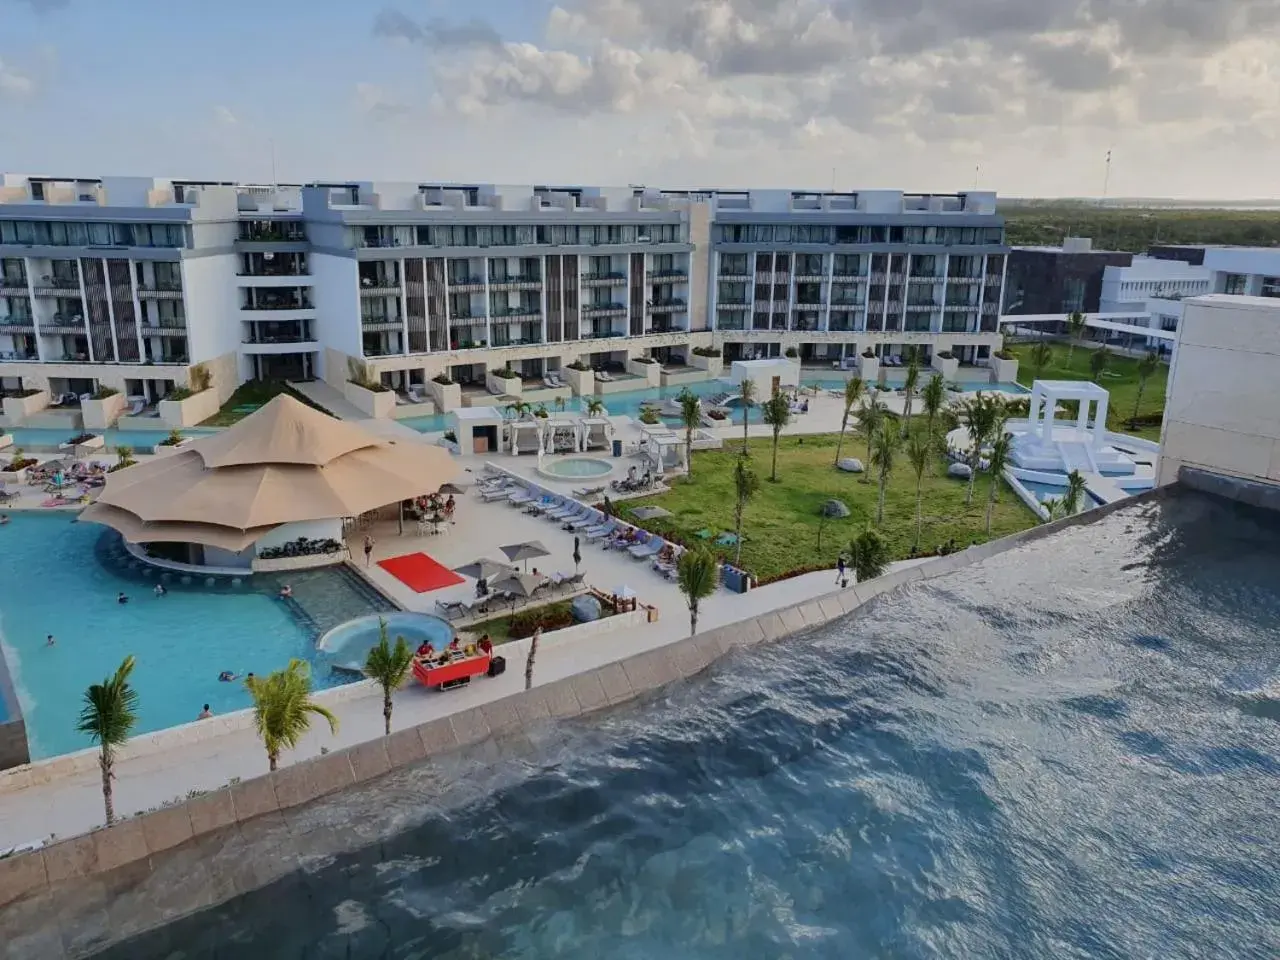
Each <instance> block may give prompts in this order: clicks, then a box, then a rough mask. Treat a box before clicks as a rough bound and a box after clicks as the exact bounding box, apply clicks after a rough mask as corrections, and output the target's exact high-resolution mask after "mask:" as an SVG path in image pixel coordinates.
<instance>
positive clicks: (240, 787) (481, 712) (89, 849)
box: [0, 487, 1176, 957]
mask: <svg viewBox="0 0 1280 960" xmlns="http://www.w3.org/2000/svg"><path fill="white" fill-rule="evenodd" d="M1174 490H1176V488H1173V487H1165V488H1158V489H1156V490H1152V491H1148V492H1146V493H1144V494H1140V495H1139V496H1137V497H1134V498H1131V499H1128V500H1124V501H1120V502H1118V503H1113V504H1108V505H1105V506H1102V507H1099V508H1097V509H1095V510H1090V511H1087V512H1085V513H1081V514H1078V515H1076V516H1074V517H1067V518H1065V519H1063V520H1059V521H1056V522H1054V523H1051V524H1045V525H1042V526H1039V527H1033V528H1031V529H1029V530H1024V531H1022V532H1021V533H1018V534H1015V535H1013V536H1010V537H1006V538H1004V539H1002V540H995V541H991V542H989V543H985V544H982V545H979V546H976V547H970V548H969V549H967V550H964V551H961V552H959V553H955V554H952V555H950V556H947V557H939V558H936V559H934V560H930V561H928V562H927V563H923V564H920V565H918V566H915V567H911V568H909V569H906V570H901V571H898V572H896V573H893V574H889V575H887V576H884V577H880V578H878V579H876V580H870V581H867V582H866V583H859V584H856V585H854V586H850V587H848V588H845V589H843V590H839V591H836V592H833V593H830V594H827V595H826V596H823V597H819V598H817V599H814V600H810V601H807V602H805V603H802V604H798V605H796V606H794V607H789V608H786V609H782V610H776V611H772V612H769V613H766V614H762V615H760V616H758V617H755V618H753V619H750V620H746V621H743V622H741V623H734V624H729V625H727V626H724V627H721V628H719V629H716V630H712V631H708V632H706V633H701V634H698V635H696V636H693V637H689V638H687V639H684V640H680V641H677V642H675V643H672V644H669V645H668V646H665V647H661V648H659V649H656V650H650V651H647V652H645V653H641V654H638V655H636V656H633V657H629V658H627V659H625V660H621V661H618V662H615V663H611V664H607V665H605V666H602V667H599V668H597V669H595V670H592V671H588V672H586V673H582V674H578V675H576V676H572V677H566V678H564V679H562V680H558V681H555V682H554V683H549V684H545V685H542V686H537V687H534V688H533V689H532V690H527V691H524V692H521V693H518V694H514V695H512V696H510V697H506V698H504V699H501V700H496V701H493V702H490V703H487V704H483V705H481V706H478V707H473V708H471V709H469V710H464V711H461V712H459V713H455V714H452V715H450V716H448V717H444V718H441V719H438V720H433V721H431V722H429V723H426V724H422V725H421V726H417V727H412V728H407V729H403V730H398V731H395V732H394V733H392V735H391V736H390V737H384V738H380V739H378V740H372V741H368V742H365V743H361V744H357V745H355V746H352V747H349V748H347V749H345V750H340V751H336V752H334V753H330V754H326V755H324V756H321V757H318V758H315V759H311V760H305V761H302V762H300V763H297V764H294V765H292V766H289V767H286V768H284V769H282V770H279V771H277V772H275V773H271V774H268V775H266V776H263V777H258V778H255V779H253V780H248V781H244V782H241V783H236V784H234V785H230V786H227V787H223V788H221V789H219V790H215V791H213V792H211V793H206V794H203V795H201V796H199V797H196V798H194V799H192V800H189V801H187V802H185V803H182V804H178V805H175V806H173V807H169V808H165V809H162V810H158V811H155V812H153V813H149V814H146V815H144V816H142V817H139V818H136V819H133V820H128V821H125V822H122V823H119V824H116V825H115V826H112V827H108V828H104V829H99V830H96V831H93V832H91V833H88V834H84V835H82V836H79V837H74V838H71V839H68V840H62V841H60V842H58V843H55V844H52V845H50V846H46V847H43V848H41V849H39V850H34V851H31V852H27V853H21V854H17V855H15V856H11V857H8V858H5V859H0V940H3V938H4V937H5V936H8V935H11V934H13V933H14V932H15V931H16V930H17V929H19V928H20V925H21V922H22V921H21V918H22V917H23V916H24V915H25V916H29V915H30V913H31V910H30V908H28V907H24V906H23V905H24V904H32V903H36V902H39V899H40V898H42V897H46V896H48V895H50V894H56V893H57V892H58V890H59V888H60V885H61V884H63V883H66V882H69V881H73V880H76V879H84V878H88V877H100V876H101V877H103V881H104V882H105V883H107V884H108V885H109V884H110V883H111V882H112V881H111V878H110V877H109V876H107V875H109V874H111V872H112V871H115V870H117V869H119V868H121V867H125V866H126V865H127V866H128V868H129V881H130V883H134V884H136V883H137V882H139V880H140V879H141V878H145V877H146V876H147V875H149V874H150V873H151V872H152V871H155V870H158V869H161V868H162V867H163V864H164V860H163V858H159V857H158V856H157V855H158V854H161V853H164V852H166V851H168V850H170V849H173V848H176V847H179V846H181V845H183V844H185V843H187V842H189V841H192V840H196V839H198V838H200V837H201V836H203V835H207V834H210V833H212V832H214V831H219V830H224V829H227V828H234V829H237V830H239V831H241V832H242V833H243V832H244V831H246V830H249V829H260V826H259V825H258V824H259V821H262V820H263V818H268V817H270V816H273V815H276V814H279V813H284V812H287V811H290V810H294V809H296V808H298V807H300V806H302V805H305V804H307V803H309V802H311V801H312V800H315V799H318V798H320V797H323V796H326V795H328V794H332V793H336V792H338V791H341V790H345V789H347V788H349V787H353V786H356V785H358V784H363V783H368V782H369V781H372V780H374V779H376V778H378V777H381V776H383V775H384V774H386V773H388V772H389V771H391V770H395V769H399V768H404V767H409V766H413V765H417V764H422V763H424V762H440V761H441V760H442V758H445V757H447V756H449V755H450V754H452V753H454V752H456V751H459V750H462V749H464V748H472V747H475V746H477V745H479V744H486V743H487V744H489V745H490V746H491V747H492V748H493V749H490V750H489V751H488V752H489V754H490V755H491V756H492V762H493V763H498V762H500V761H501V758H502V756H503V753H502V751H503V749H504V743H506V742H507V741H509V740H512V739H515V740H519V739H520V738H521V737H524V736H525V733H524V731H526V730H528V729H530V728H532V727H533V726H534V725H536V724H538V723H540V722H549V721H554V720H558V719H563V718H567V717H578V716H583V715H586V714H590V713H593V712H595V711H598V710H602V709H605V708H608V707H615V706H619V705H621V704H625V703H628V702H631V701H634V700H636V699H637V698H639V697H642V696H646V695H649V694H651V693H653V692H655V691H657V690H659V689H661V688H662V687H664V686H666V685H668V684H671V683H674V682H676V681H679V680H683V679H687V678H690V677H693V676H695V675H696V674H698V673H700V672H701V671H703V670H705V669H706V668H707V667H709V666H711V665H712V664H713V663H715V662H716V661H717V660H719V659H720V657H722V656H724V655H725V654H726V653H728V652H729V651H731V650H733V649H736V648H740V647H750V646H754V645H756V644H758V643H762V642H766V641H772V640H778V639H781V638H784V637H787V636H790V635H792V634H796V633H800V632H803V631H805V630H809V629H813V628H817V627H821V626H823V625H825V624H827V623H830V622H831V621H833V620H836V619H838V618H840V617H843V616H845V615H847V614H850V613H853V612H854V611H856V610H857V609H858V608H859V607H861V606H862V605H863V604H865V603H868V602H869V601H871V600H872V599H874V598H875V597H878V596H880V595H881V594H884V593H888V592H891V591H893V590H896V589H898V588H899V587H902V586H905V585H907V584H909V583H913V582H915V581H920V580H928V579H932V578H935V577H939V576H944V575H946V574H948V573H952V572H955V571H956V570H959V569H961V568H962V567H965V566H967V565H969V564H971V563H975V562H978V561H981V560H985V559H988V558H989V557H992V556H995V555H996V554H999V553H1003V552H1005V551H1007V550H1010V549H1013V548H1015V547H1018V546H1022V545H1024V544H1027V543H1031V542H1034V541H1036V540H1039V539H1042V538H1044V537H1047V536H1052V535H1053V534H1056V533H1058V532H1060V531H1061V530H1064V529H1066V528H1068V527H1074V526H1084V525H1087V524H1090V523H1094V522H1096V521H1097V520H1099V519H1101V518H1103V517H1105V516H1108V515H1109V514H1111V513H1114V512H1115V511H1116V510H1119V509H1122V508H1126V507H1131V506H1133V505H1135V504H1138V503H1142V502H1147V501H1151V500H1155V499H1160V498H1163V497H1165V496H1168V495H1170V494H1171V492H1173V491H1174ZM263 859H264V860H270V861H272V862H271V863H263V864H258V865H257V867H256V869H257V870H258V873H255V875H254V878H253V881H254V882H255V883H257V885H258V886H261V885H264V884H266V883H268V882H270V881H271V880H273V879H276V878H277V877H278V876H283V875H284V874H286V873H288V872H289V871H291V870H292V869H294V868H295V867H296V866H297V864H296V862H294V861H292V860H290V859H289V858H287V857H273V858H263ZM264 871H265V872H264ZM211 883H212V884H213V886H214V887H215V888H216V889H218V890H221V891H224V895H223V896H221V897H215V898H214V900H213V901H211V900H210V899H209V897H208V896H207V894H208V891H207V890H206V891H204V892H205V894H206V895H205V896H204V897H203V898H197V900H196V901H193V902H192V904H191V905H190V907H189V909H188V910H187V911H186V912H193V911H195V910H197V909H202V908H205V907H208V906H212V905H214V903H215V902H220V900H222V899H226V898H227V897H229V896H231V895H233V894H234V893H243V892H247V890H246V889H242V888H239V887H237V886H236V885H235V884H232V883H229V882H226V878H217V877H212V878H211ZM249 889H252V887H250V888H249ZM177 915H178V914H174V913H173V912H172V911H170V912H169V913H168V914H166V915H164V916H162V917H157V920H156V922H157V923H161V922H168V921H171V920H173V919H175V918H176V916H177ZM99 949H100V946H99ZM46 955H47V956H51V957H53V956H58V955H59V954H56V953H50V954H46ZM62 955H70V954H62Z"/></svg>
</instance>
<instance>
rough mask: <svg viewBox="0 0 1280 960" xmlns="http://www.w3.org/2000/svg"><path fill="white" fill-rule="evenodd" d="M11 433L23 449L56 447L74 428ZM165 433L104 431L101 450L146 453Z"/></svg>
mask: <svg viewBox="0 0 1280 960" xmlns="http://www.w3.org/2000/svg"><path fill="white" fill-rule="evenodd" d="M8 432H9V433H11V434H13V444H14V446H16V447H22V448H23V449H25V450H39V449H43V450H56V449H57V448H58V444H60V443H66V442H67V441H68V440H70V439H71V438H72V437H73V436H75V434H76V433H78V432H79V431H77V430H54V429H50V428H48V427H14V428H13V429H12V430H10V431H8ZM217 432H218V431H217V430H210V429H203V430H202V429H200V428H199V427H192V428H189V429H186V430H183V431H182V435H183V436H184V437H202V436H208V435H209V434H211V433H217ZM168 435H169V431H168V430H104V431H102V436H103V438H104V439H105V441H106V447H105V450H106V451H107V452H108V453H109V452H111V451H112V450H113V449H114V448H116V447H118V446H121V445H123V446H126V447H132V448H133V451H134V453H150V452H151V451H152V450H154V449H155V446H156V444H157V443H159V442H160V441H161V440H163V439H164V438H165V437H167V436H168Z"/></svg>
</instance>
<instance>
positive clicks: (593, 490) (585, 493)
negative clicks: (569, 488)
mask: <svg viewBox="0 0 1280 960" xmlns="http://www.w3.org/2000/svg"><path fill="white" fill-rule="evenodd" d="M606 489H608V488H607V487H579V488H578V489H577V490H575V491H573V495H574V496H575V497H581V498H582V499H584V500H586V499H587V498H589V497H594V496H598V495H599V494H602V493H604V492H605V490H606Z"/></svg>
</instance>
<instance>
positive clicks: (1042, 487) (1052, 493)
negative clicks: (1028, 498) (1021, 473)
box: [1018, 480, 1102, 505]
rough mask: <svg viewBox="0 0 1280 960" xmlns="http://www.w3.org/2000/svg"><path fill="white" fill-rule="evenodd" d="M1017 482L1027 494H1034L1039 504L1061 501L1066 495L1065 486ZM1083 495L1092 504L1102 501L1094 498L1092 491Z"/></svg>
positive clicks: (1030, 481)
mask: <svg viewBox="0 0 1280 960" xmlns="http://www.w3.org/2000/svg"><path fill="white" fill-rule="evenodd" d="M1018 482H1019V483H1020V484H1022V485H1023V486H1024V487H1026V488H1027V491H1028V492H1029V493H1034V494H1035V496H1036V499H1037V500H1039V501H1040V502H1041V503H1044V502H1045V501H1047V500H1061V499H1063V498H1064V497H1065V496H1066V495H1067V488H1066V485H1065V484H1064V485H1063V486H1057V485H1056V484H1052V483H1039V482H1038V481H1035V480H1019V481H1018ZM1085 493H1086V495H1087V496H1088V498H1089V500H1090V501H1091V502H1092V503H1102V500H1101V499H1100V498H1099V497H1097V496H1095V495H1094V493H1093V491H1092V490H1086V491H1085ZM1086 505H1087V504H1086Z"/></svg>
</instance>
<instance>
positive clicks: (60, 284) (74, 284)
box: [33, 277, 80, 297]
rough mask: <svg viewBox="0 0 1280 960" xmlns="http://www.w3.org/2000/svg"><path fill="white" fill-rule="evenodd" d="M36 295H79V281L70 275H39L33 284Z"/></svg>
mask: <svg viewBox="0 0 1280 960" xmlns="http://www.w3.org/2000/svg"><path fill="white" fill-rule="evenodd" d="M33 289H34V290H35V294H36V296H37V297H66V296H76V297H78V296H80V281H79V280H77V279H75V278H72V277H41V278H40V279H39V280H37V281H36V282H35V283H34V284H33Z"/></svg>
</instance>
